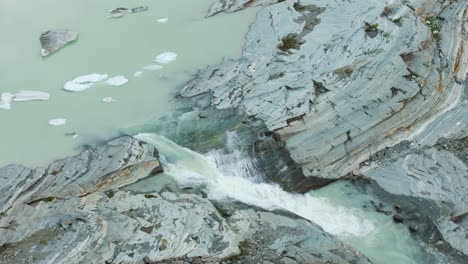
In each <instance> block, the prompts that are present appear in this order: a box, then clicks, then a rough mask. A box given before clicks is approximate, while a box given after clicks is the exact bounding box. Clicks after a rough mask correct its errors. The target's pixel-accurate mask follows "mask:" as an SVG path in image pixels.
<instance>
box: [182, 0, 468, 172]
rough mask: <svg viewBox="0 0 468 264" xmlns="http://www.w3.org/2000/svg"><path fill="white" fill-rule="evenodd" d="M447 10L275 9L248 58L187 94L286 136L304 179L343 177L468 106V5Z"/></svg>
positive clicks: (375, 5) (343, 5)
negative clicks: (466, 90)
mask: <svg viewBox="0 0 468 264" xmlns="http://www.w3.org/2000/svg"><path fill="white" fill-rule="evenodd" d="M446 2H447V1H445V2H444V3H445V4H444V5H443V7H441V6H440V4H439V2H436V1H429V0H428V1H414V2H413V3H411V6H408V5H406V4H404V3H402V2H400V1H397V0H392V1H346V2H343V1H320V0H315V1H314V0H309V1H300V2H298V1H282V2H280V3H276V4H272V5H269V6H267V7H265V8H263V9H262V10H261V11H260V12H259V13H258V16H257V20H256V22H255V23H254V24H253V26H252V27H251V29H250V31H249V33H248V35H247V37H246V44H245V47H244V51H243V55H242V58H241V59H240V60H225V61H223V62H222V63H221V64H220V65H217V66H211V67H208V68H207V69H206V70H205V71H202V72H201V73H200V76H199V78H197V79H195V80H193V81H192V82H190V83H189V84H187V85H186V86H185V87H184V88H183V89H182V91H181V95H182V96H184V97H195V96H197V95H203V94H207V93H209V94H211V105H212V106H214V107H216V108H218V109H228V108H241V109H244V110H245V112H246V115H247V116H251V117H255V118H257V119H259V120H262V121H263V122H264V123H265V124H266V126H267V127H268V129H269V130H270V131H272V132H274V133H275V134H277V135H279V136H280V137H281V140H282V141H283V142H284V144H285V147H286V149H287V150H288V151H289V153H290V154H291V158H292V159H293V160H294V161H295V162H296V163H297V164H299V165H300V166H301V167H302V170H303V174H304V175H305V176H316V177H323V178H331V179H335V178H339V177H342V176H344V175H346V174H347V173H349V172H351V171H352V170H353V169H355V168H357V166H358V165H359V163H361V162H362V161H364V160H366V159H367V158H368V157H369V156H370V155H371V154H373V153H375V152H377V151H378V150H380V149H382V148H384V147H387V146H392V145H394V144H397V143H398V142H400V141H402V140H406V139H411V138H412V137H415V136H416V135H417V134H419V133H421V131H423V130H424V128H425V127H427V125H429V124H430V123H431V122H432V121H433V120H434V119H435V118H437V117H438V116H440V115H443V114H444V113H445V112H447V111H449V110H451V109H453V108H454V107H456V105H457V104H459V103H460V102H461V95H462V93H463V87H464V83H465V81H466V73H467V68H466V65H467V60H468V59H467V57H468V56H466V52H467V50H468V46H467V45H468V44H467V41H466V38H467V37H466V28H465V27H466V25H465V23H464V22H463V21H464V20H465V19H466V16H467V12H466V8H467V3H466V2H464V1H455V2H453V3H452V4H451V5H448V3H446ZM239 3H240V2H239ZM447 5H448V6H447ZM231 6H232V5H225V8H227V11H231V9H230V8H231ZM236 10H237V9H236ZM437 10H439V11H441V10H443V12H442V13H440V14H439V16H440V17H438V18H437V19H435V20H434V17H430V15H432V14H433V13H434V12H436V11H437ZM426 20H427V21H429V22H430V24H428V23H427V22H426ZM431 21H432V22H431ZM436 28H437V29H436ZM465 121H466V120H465Z"/></svg>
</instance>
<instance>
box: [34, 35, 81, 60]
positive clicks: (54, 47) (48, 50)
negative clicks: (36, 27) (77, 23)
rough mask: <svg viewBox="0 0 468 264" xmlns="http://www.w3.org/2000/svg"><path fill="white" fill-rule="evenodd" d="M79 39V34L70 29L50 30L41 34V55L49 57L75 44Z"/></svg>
mask: <svg viewBox="0 0 468 264" xmlns="http://www.w3.org/2000/svg"><path fill="white" fill-rule="evenodd" d="M77 38H78V32H76V31H72V30H69V29H55V30H49V31H46V32H44V33H42V34H41V37H40V38H39V40H40V42H41V47H42V50H41V55H42V57H47V56H49V55H50V54H52V53H54V52H56V51H58V50H59V49H61V48H63V47H65V45H67V44H69V43H71V42H74V41H75V40H76V39H77Z"/></svg>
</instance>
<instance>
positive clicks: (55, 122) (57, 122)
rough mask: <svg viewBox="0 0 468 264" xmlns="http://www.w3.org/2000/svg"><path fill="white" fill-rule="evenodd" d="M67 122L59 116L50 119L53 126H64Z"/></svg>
mask: <svg viewBox="0 0 468 264" xmlns="http://www.w3.org/2000/svg"><path fill="white" fill-rule="evenodd" d="M66 122H67V119H65V118H57V119H51V120H49V125H51V126H63V125H65V123H66Z"/></svg>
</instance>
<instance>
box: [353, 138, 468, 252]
mask: <svg viewBox="0 0 468 264" xmlns="http://www.w3.org/2000/svg"><path fill="white" fill-rule="evenodd" d="M384 152H385V153H384ZM378 154H379V155H377V156H375V157H374V158H373V159H371V162H369V163H367V164H366V165H363V166H361V168H360V174H362V175H364V176H366V177H368V178H371V179H373V180H374V181H375V182H376V183H377V184H378V185H379V186H380V187H381V188H383V189H384V190H385V191H386V192H388V193H391V194H395V195H400V196H404V197H407V198H406V200H407V201H408V203H410V204H411V203H417V202H413V201H422V200H425V201H431V202H432V203H433V207H434V208H435V210H432V212H428V211H430V210H429V209H428V207H426V206H417V207H416V208H413V210H412V212H411V213H409V214H408V216H406V217H405V218H407V219H408V220H411V218H413V220H414V218H416V219H417V218H423V217H426V216H427V217H428V218H429V219H430V221H429V222H431V223H432V224H433V225H435V226H436V227H437V230H438V232H440V235H441V239H443V240H445V241H447V242H448V243H449V244H450V245H451V246H452V247H453V248H454V249H456V250H458V251H460V252H462V253H463V254H465V255H468V239H467V238H468V225H467V224H468V189H467V188H468V168H467V164H468V137H465V138H462V139H453V140H447V139H441V140H439V141H438V143H437V144H436V145H434V146H433V147H422V148H418V147H414V143H413V146H407V147H399V148H397V147H394V148H390V149H388V150H385V151H383V152H380V153H378ZM412 200H413V201H412ZM425 215H426V216H425ZM403 221H407V220H406V219H404V220H403ZM420 222H421V221H420ZM415 232H425V231H423V230H417V229H416V230H415ZM431 236H437V234H435V233H433V234H431ZM436 242H437V241H436ZM439 243H440V241H439ZM465 259H468V257H465Z"/></svg>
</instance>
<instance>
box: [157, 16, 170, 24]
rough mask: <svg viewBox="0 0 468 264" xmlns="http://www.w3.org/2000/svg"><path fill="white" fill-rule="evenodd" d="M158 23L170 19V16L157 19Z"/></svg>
mask: <svg viewBox="0 0 468 264" xmlns="http://www.w3.org/2000/svg"><path fill="white" fill-rule="evenodd" d="M157 21H158V23H166V22H167V21H169V18H167V17H165V18H160V19H158V20H157Z"/></svg>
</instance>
